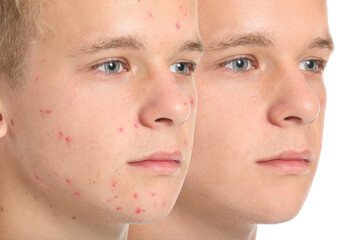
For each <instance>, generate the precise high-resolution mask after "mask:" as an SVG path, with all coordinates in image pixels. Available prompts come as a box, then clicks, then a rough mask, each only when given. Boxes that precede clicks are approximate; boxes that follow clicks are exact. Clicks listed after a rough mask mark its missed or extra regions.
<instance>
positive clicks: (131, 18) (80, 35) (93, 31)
mask: <svg viewBox="0 0 360 240" xmlns="http://www.w3.org/2000/svg"><path fill="white" fill-rule="evenodd" d="M46 21H47V22H48V23H49V25H50V27H51V28H52V30H53V33H54V34H53V35H54V36H55V38H56V40H57V41H59V40H64V41H67V42H74V41H83V39H86V40H89V39H90V40H91V38H92V36H94V37H98V36H99V35H102V36H105V37H111V35H113V34H117V35H134V36H135V35H136V36H137V37H139V38H141V39H145V38H152V37H156V38H157V39H158V42H160V41H161V39H162V38H163V39H164V40H165V39H166V40H168V38H169V37H170V36H172V35H174V34H178V35H179V36H182V37H183V38H195V37H197V35H198V29H197V15H196V1H195V0H177V1H166V0H160V1H151V0H121V1H120V0H62V1H51V3H50V4H48V12H47V15H46ZM160 29H166V30H167V31H159V30H160ZM179 33H181V34H179ZM109 35H110V36H109ZM150 42H151V41H150Z"/></svg>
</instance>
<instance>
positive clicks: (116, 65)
mask: <svg viewBox="0 0 360 240" xmlns="http://www.w3.org/2000/svg"><path fill="white" fill-rule="evenodd" d="M96 69H98V70H100V71H103V72H106V73H119V72H124V71H126V69H125V68H124V66H123V64H122V63H121V62H119V61H111V62H107V63H103V64H101V65H99V66H97V67H96Z"/></svg>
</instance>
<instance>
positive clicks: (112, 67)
mask: <svg viewBox="0 0 360 240" xmlns="http://www.w3.org/2000/svg"><path fill="white" fill-rule="evenodd" d="M106 70H107V71H108V72H117V71H118V70H119V66H118V64H117V63H116V62H109V63H107V64H106Z"/></svg>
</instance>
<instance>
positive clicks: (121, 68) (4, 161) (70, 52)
mask: <svg viewBox="0 0 360 240" xmlns="http://www.w3.org/2000/svg"><path fill="white" fill-rule="evenodd" d="M196 8H197V6H196V2H195V1H193V0H180V1H176V2H174V1H157V2H153V1H150V0H142V1H133V0H122V1H105V0H101V1H99V0H96V1H95V0H90V1H89V0H77V1H74V0H61V1H42V2H40V1H15V0H2V2H1V3H0V17H1V19H0V22H1V23H0V30H1V34H0V35H1V36H0V47H1V54H2V56H1V65H0V166H1V167H0V226H1V227H0V236H1V237H0V238H1V239H11V240H17V239H29V240H31V239H51V240H55V239H59V240H60V239H76V240H79V239H86V240H92V239H101V240H104V239H106V240H111V239H116V240H119V239H126V237H127V231H128V223H149V222H152V221H155V220H158V219H160V218H162V217H164V216H166V215H167V214H168V213H169V211H170V209H171V208H172V206H173V204H174V202H175V200H176V198H177V196H178V194H179V192H180V188H181V185H182V183H183V180H184V177H185V173H186V170H187V167H188V163H189V158H190V153H191V145H192V141H193V130H194V121H195V110H196V102H197V96H196V92H195V86H194V81H193V71H194V68H195V65H196V63H197V62H198V61H199V58H200V55H201V54H202V43H201V41H200V40H199V39H200V38H199V33H198V27H197V25H198V24H197V13H196Z"/></svg>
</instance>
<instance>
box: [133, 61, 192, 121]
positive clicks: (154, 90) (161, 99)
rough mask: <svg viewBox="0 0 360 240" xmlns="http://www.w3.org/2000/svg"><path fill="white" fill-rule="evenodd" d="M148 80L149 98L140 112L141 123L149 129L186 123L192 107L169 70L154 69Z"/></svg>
mask: <svg viewBox="0 0 360 240" xmlns="http://www.w3.org/2000/svg"><path fill="white" fill-rule="evenodd" d="M146 78H147V79H145V81H146V93H145V94H147V96H145V99H146V100H145V102H144V104H143V106H142V108H141V111H140V116H139V119H140V122H141V123H142V124H143V125H144V126H146V127H149V128H157V127H160V126H162V125H167V126H168V125H181V124H183V123H184V122H186V120H187V119H188V118H189V115H190V111H191V109H190V107H191V106H190V104H189V102H188V99H187V97H186V95H185V92H183V91H182V89H180V88H179V87H178V85H177V83H176V79H175V77H174V75H173V73H171V72H170V71H169V68H168V67H166V68H165V67H161V68H157V69H153V70H152V71H151V72H149V73H148V74H147V77H146Z"/></svg>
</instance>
